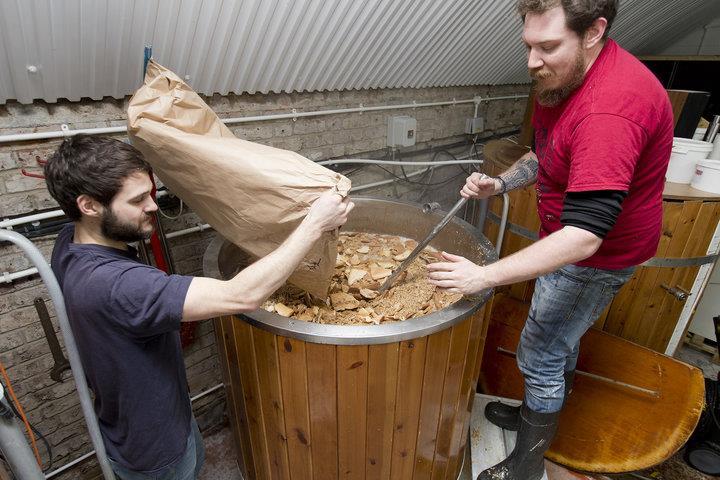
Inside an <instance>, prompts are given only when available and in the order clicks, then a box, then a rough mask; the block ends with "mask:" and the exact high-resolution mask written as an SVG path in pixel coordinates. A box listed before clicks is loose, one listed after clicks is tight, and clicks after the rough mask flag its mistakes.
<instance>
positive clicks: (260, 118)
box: [0, 94, 528, 143]
mask: <svg viewBox="0 0 720 480" xmlns="http://www.w3.org/2000/svg"><path fill="white" fill-rule="evenodd" d="M527 97H528V95H527V94H516V95H502V96H499V97H481V96H476V97H473V98H468V99H465V100H456V99H454V98H453V99H452V100H449V101H444V102H425V103H417V102H415V101H413V103H404V104H401V105H376V106H372V107H366V106H364V105H363V104H360V106H359V107H355V108H336V109H333V110H316V111H312V112H298V111H297V110H296V109H294V108H293V109H292V110H291V112H290V113H280V114H274V115H256V116H250V117H233V118H223V119H221V120H222V122H223V123H225V124H235V123H249V122H264V121H269V120H284V119H292V120H297V119H298V118H304V117H320V116H323V115H338V114H345V113H363V112H377V111H381V110H401V109H408V108H426V107H442V106H448V105H462V104H466V103H474V104H475V107H476V108H475V112H476V113H475V116H477V111H478V106H479V105H480V104H481V103H483V102H492V101H498V100H519V99H522V98H527ZM60 128H61V130H59V131H55V132H35V133H16V134H12V135H1V136H0V143H11V142H27V141H30V140H44V139H51V138H63V137H69V136H71V135H76V134H78V133H84V134H87V135H101V134H110V133H124V132H127V127H101V128H81V129H78V130H71V129H70V127H69V126H68V125H67V124H63V125H61V127H60Z"/></svg>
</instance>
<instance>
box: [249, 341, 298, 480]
mask: <svg viewBox="0 0 720 480" xmlns="http://www.w3.org/2000/svg"><path fill="white" fill-rule="evenodd" d="M253 344H254V348H255V358H256V360H257V369H258V381H259V385H260V400H261V407H262V411H263V413H264V423H265V434H266V441H267V451H268V454H269V456H270V474H271V477H270V478H272V479H278V480H279V479H287V478H290V467H289V462H288V449H287V433H286V431H285V413H284V411H283V402H282V395H281V386H280V369H279V364H278V352H277V345H276V343H275V335H273V334H272V333H269V332H267V331H265V330H262V329H260V328H253Z"/></svg>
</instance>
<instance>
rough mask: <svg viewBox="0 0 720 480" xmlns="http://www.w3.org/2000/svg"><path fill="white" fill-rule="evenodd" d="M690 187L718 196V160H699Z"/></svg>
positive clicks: (719, 161)
mask: <svg viewBox="0 0 720 480" xmlns="http://www.w3.org/2000/svg"><path fill="white" fill-rule="evenodd" d="M690 186H691V187H693V188H696V189H698V190H702V191H703V192H710V193H717V194H720V160H700V161H699V162H698V164H697V166H696V167H695V175H693V178H692V181H691V182H690Z"/></svg>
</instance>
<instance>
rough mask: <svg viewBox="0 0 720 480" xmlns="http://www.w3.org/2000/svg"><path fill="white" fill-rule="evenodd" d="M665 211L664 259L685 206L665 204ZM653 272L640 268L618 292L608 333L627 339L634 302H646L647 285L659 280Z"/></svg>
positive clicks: (659, 252) (660, 254)
mask: <svg viewBox="0 0 720 480" xmlns="http://www.w3.org/2000/svg"><path fill="white" fill-rule="evenodd" d="M663 210H664V211H663V223H662V235H661V236H660V242H659V244H658V248H657V253H656V256H658V257H664V256H665V255H666V253H667V250H668V248H669V247H670V244H671V242H672V240H673V238H674V234H675V230H676V228H677V224H678V222H679V221H680V218H681V217H682V214H683V205H682V204H681V203H677V202H664V203H663ZM653 270H655V269H651V268H646V267H639V268H638V269H637V270H636V271H635V274H634V275H633V278H632V279H630V281H629V282H628V283H627V284H626V285H625V286H624V287H623V288H622V289H621V290H620V292H618V294H617V295H616V297H615V299H614V300H613V302H612V304H611V305H610V313H609V314H608V317H607V320H606V321H605V324H604V326H603V329H604V330H605V331H606V332H609V333H612V334H613V335H618V336H620V337H625V334H624V330H625V326H626V323H627V322H628V321H629V320H630V317H629V316H628V311H629V310H630V309H631V308H632V307H633V304H634V302H645V301H646V299H647V291H646V290H647V288H648V287H647V286H646V284H647V283H649V282H650V281H653V282H654V280H655V279H656V278H657V273H656V272H653ZM641 290H642V291H645V295H646V296H641V295H640V291H641ZM643 304H644V303H643ZM625 338H627V337H625Z"/></svg>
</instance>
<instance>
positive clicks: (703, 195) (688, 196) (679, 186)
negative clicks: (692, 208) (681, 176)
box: [663, 182, 720, 202]
mask: <svg viewBox="0 0 720 480" xmlns="http://www.w3.org/2000/svg"><path fill="white" fill-rule="evenodd" d="M663 199H665V200H701V201H707V202H720V194H717V193H710V192H703V191H702V190H697V189H695V188H693V187H691V186H690V185H688V184H684V183H673V182H665V190H664V191H663Z"/></svg>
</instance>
